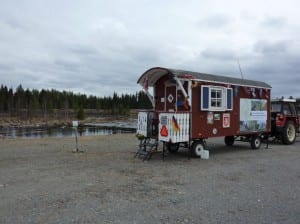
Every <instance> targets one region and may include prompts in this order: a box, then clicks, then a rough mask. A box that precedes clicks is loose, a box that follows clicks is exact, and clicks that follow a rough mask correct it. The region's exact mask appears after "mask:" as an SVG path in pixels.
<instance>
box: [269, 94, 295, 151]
mask: <svg viewBox="0 0 300 224" xmlns="http://www.w3.org/2000/svg"><path fill="white" fill-rule="evenodd" d="M298 113H300V111H299V112H297V106H296V100H295V99H291V98H290V99H286V98H281V99H276V100H272V102H271V137H275V138H277V139H279V140H280V141H282V143H284V144H286V145H290V144H293V143H294V142H295V140H296V136H297V133H299V124H300V119H299V114H298Z"/></svg>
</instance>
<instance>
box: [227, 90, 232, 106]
mask: <svg viewBox="0 0 300 224" xmlns="http://www.w3.org/2000/svg"><path fill="white" fill-rule="evenodd" d="M226 97H227V99H226V101H227V104H226V109H227V110H232V103H233V98H232V88H227V93H226Z"/></svg>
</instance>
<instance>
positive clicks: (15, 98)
mask: <svg viewBox="0 0 300 224" xmlns="http://www.w3.org/2000/svg"><path fill="white" fill-rule="evenodd" d="M151 107H152V106H151V103H150V101H149V99H148V97H147V95H146V94H145V93H144V92H143V91H140V92H138V93H136V94H122V95H118V94H117V93H114V94H113V96H105V97H97V96H93V95H89V96H87V95H86V94H80V93H73V92H70V91H58V90H55V89H51V90H47V89H42V90H37V89H28V88H27V89H24V88H23V87H22V85H19V86H18V87H17V88H16V89H15V90H13V89H12V88H7V86H5V85H1V89H0V113H7V114H9V115H10V116H20V115H24V113H25V114H26V116H34V115H36V114H51V113H53V111H54V110H65V111H67V110H73V111H79V110H81V111H82V110H84V109H95V110H102V111H104V112H105V113H107V114H121V115H124V114H128V113H129V111H130V109H149V108H151Z"/></svg>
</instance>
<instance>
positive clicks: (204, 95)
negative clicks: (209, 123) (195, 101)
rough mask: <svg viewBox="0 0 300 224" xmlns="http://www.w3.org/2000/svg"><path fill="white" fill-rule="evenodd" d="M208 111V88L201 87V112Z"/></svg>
mask: <svg viewBox="0 0 300 224" xmlns="http://www.w3.org/2000/svg"><path fill="white" fill-rule="evenodd" d="M208 109H209V87H208V86H201V110H208Z"/></svg>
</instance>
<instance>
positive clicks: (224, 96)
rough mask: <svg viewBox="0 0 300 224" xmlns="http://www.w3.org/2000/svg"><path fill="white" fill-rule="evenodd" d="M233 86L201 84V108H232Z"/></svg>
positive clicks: (220, 109) (218, 109)
mask: <svg viewBox="0 0 300 224" xmlns="http://www.w3.org/2000/svg"><path fill="white" fill-rule="evenodd" d="M232 96H233V95H232V88H226V87H220V86H201V110H210V111H225V110H232V102H233V99H232Z"/></svg>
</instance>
